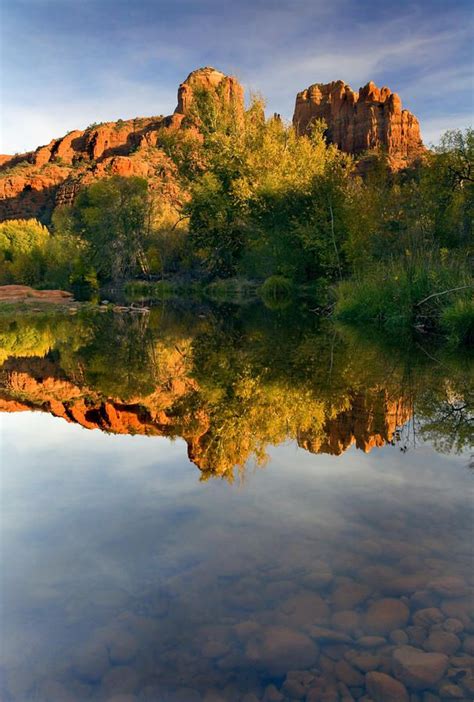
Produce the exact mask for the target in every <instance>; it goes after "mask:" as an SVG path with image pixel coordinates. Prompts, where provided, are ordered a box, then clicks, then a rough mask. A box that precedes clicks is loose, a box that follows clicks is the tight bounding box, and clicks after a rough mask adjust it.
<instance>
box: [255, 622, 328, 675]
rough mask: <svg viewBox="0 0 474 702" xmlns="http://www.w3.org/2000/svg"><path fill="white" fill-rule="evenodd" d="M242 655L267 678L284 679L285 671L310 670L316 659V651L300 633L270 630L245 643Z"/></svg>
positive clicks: (307, 638)
mask: <svg viewBox="0 0 474 702" xmlns="http://www.w3.org/2000/svg"><path fill="white" fill-rule="evenodd" d="M245 655H246V657H247V658H248V660H249V661H251V662H252V663H253V664H255V665H257V666H259V667H263V668H264V669H266V670H267V671H268V673H269V674H272V675H284V674H285V673H286V672H287V671H288V669H290V670H291V669H292V668H310V667H311V666H312V665H313V664H314V663H316V661H317V659H318V655H319V647H318V646H317V645H316V644H315V643H314V641H312V640H311V639H310V638H309V636H306V634H303V633H301V632H300V631H297V630H294V629H290V628H288V627H282V626H271V627H268V628H267V629H265V630H264V631H263V632H262V635H261V636H258V637H257V638H256V639H251V640H250V641H249V642H248V643H247V646H246V649H245Z"/></svg>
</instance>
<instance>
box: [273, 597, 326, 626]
mask: <svg viewBox="0 0 474 702" xmlns="http://www.w3.org/2000/svg"><path fill="white" fill-rule="evenodd" d="M281 611H282V612H283V613H284V614H285V615H286V618H287V619H288V621H289V622H290V623H291V624H292V625H294V626H297V627H298V626H303V625H308V624H326V623H327V622H328V620H329V615H330V611H329V607H328V606H327V604H326V602H325V601H324V600H323V598H322V597H321V596H320V595H318V594H317V593H316V592H311V591H306V592H305V591H302V592H301V593H298V594H297V595H293V596H292V597H289V598H288V599H287V600H285V602H284V603H283V605H282V606H281Z"/></svg>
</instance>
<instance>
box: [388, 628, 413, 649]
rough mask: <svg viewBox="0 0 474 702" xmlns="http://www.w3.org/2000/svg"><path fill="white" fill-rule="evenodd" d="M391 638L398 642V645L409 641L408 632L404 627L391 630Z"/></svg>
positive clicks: (392, 640)
mask: <svg viewBox="0 0 474 702" xmlns="http://www.w3.org/2000/svg"><path fill="white" fill-rule="evenodd" d="M389 639H390V641H391V642H392V643H394V644H396V645H397V646H403V645H406V644H407V643H408V640H409V639H408V634H407V633H406V632H405V631H403V629H394V631H391V632H390V636H389Z"/></svg>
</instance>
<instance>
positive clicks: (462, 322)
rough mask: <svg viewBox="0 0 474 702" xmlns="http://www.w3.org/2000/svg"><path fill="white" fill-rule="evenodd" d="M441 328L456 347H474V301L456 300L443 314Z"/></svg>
mask: <svg viewBox="0 0 474 702" xmlns="http://www.w3.org/2000/svg"><path fill="white" fill-rule="evenodd" d="M441 327H442V329H443V331H444V333H445V334H446V336H447V337H448V339H449V340H450V341H451V342H452V343H453V344H455V345H456V346H474V300H473V299H470V300H467V299H466V300H456V302H455V303H453V304H452V305H449V307H446V309H445V310H443V312H442V314H441Z"/></svg>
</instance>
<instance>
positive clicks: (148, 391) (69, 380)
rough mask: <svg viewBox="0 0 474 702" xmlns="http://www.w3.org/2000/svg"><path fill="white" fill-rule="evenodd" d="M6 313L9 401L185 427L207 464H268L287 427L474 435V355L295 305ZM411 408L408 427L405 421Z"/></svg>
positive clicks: (344, 435) (322, 447) (450, 440)
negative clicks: (396, 342) (439, 351)
mask: <svg viewBox="0 0 474 702" xmlns="http://www.w3.org/2000/svg"><path fill="white" fill-rule="evenodd" d="M1 325H2V326H1V328H0V334H2V337H1V338H2V339H4V342H5V343H4V346H5V349H6V352H5V355H6V356H7V357H8V358H7V360H6V361H5V363H4V365H3V368H2V370H1V381H0V383H1V384H0V400H1V402H2V406H3V408H4V409H8V408H9V407H10V408H11V410H12V411H13V410H16V409H20V408H23V407H25V408H26V407H37V408H41V409H44V410H47V411H50V412H52V413H53V414H56V415H58V416H62V417H65V418H66V419H68V420H69V421H75V422H79V423H81V424H83V425H84V426H87V427H90V428H92V427H94V426H97V427H99V428H101V429H102V430H105V431H109V432H115V433H146V434H155V435H165V436H170V437H175V436H179V437H183V438H184V439H185V440H186V442H187V444H188V453H189V457H190V459H191V460H192V461H193V462H194V463H195V464H196V465H197V466H198V467H199V468H200V470H201V471H202V474H203V477H207V476H210V475H220V476H225V477H227V478H231V477H232V475H233V472H234V468H235V466H239V467H241V468H243V467H244V466H245V464H246V462H247V461H248V459H249V458H250V457H254V458H255V460H256V461H257V463H259V464H262V463H264V462H265V460H266V455H267V447H268V446H269V445H275V444H279V443H281V442H283V441H285V440H287V439H292V440H296V441H297V442H298V444H299V445H300V446H301V447H303V448H305V449H307V450H309V451H312V452H315V453H321V452H325V453H330V454H336V455H337V454H340V453H342V452H343V451H345V450H346V449H347V448H348V447H349V446H350V445H352V444H354V445H355V446H356V447H357V448H360V449H362V450H364V451H368V450H371V449H372V448H373V447H375V446H381V445H384V444H386V443H388V442H397V441H399V440H400V441H401V443H403V445H404V446H405V445H406V446H410V445H411V444H412V443H413V441H414V440H415V438H416V433H417V434H418V435H420V436H422V437H423V438H429V439H430V440H431V441H432V442H433V443H434V444H435V446H436V447H437V448H439V449H440V450H444V451H446V450H453V449H454V450H458V451H459V450H461V449H463V448H465V447H466V446H468V445H469V444H470V443H471V442H472V441H473V426H472V418H471V416H470V414H469V408H470V406H472V397H470V396H469V392H468V388H469V386H470V382H469V381H470V374H472V368H471V366H470V364H469V362H468V360H467V359H465V358H453V357H450V358H444V359H442V362H438V361H437V360H436V359H432V358H428V357H427V356H426V355H424V354H419V353H416V351H415V350H413V349H405V348H401V349H398V350H397V349H393V348H390V349H388V348H386V347H384V345H383V343H382V342H381V341H380V340H376V339H366V338H364V339H361V338H360V337H359V336H354V335H353V333H352V332H347V331H346V330H336V329H335V328H334V327H332V326H330V325H329V324H327V323H326V322H323V323H322V322H320V321H318V320H317V319H316V318H314V317H312V318H311V319H304V318H301V316H300V318H297V315H295V314H294V312H292V311H291V310H282V311H280V312H278V313H274V314H270V313H268V311H267V312H263V311H262V310H261V309H260V308H257V307H256V308H253V307H246V308H244V309H241V310H237V311H235V310H233V311H232V313H230V310H229V309H224V310H223V309H220V310H214V311H211V310H207V312H206V314H205V315H202V314H201V315H197V314H196V313H195V312H194V311H193V310H189V311H183V312H180V313H178V312H176V311H175V312H171V311H170V310H169V309H167V308H166V307H165V308H160V309H154V310H152V311H151V313H150V314H149V315H142V314H139V313H136V314H134V313H127V314H115V313H96V314H90V315H87V314H82V313H81V314H80V315H78V316H76V317H74V318H71V317H65V316H64V315H63V316H62V317H51V316H46V318H45V317H44V315H43V316H41V317H35V316H34V315H33V316H30V317H23V318H22V317H20V320H19V322H18V324H16V323H14V322H13V321H12V320H10V319H7V318H5V317H3V319H2V322H1ZM43 356H44V357H45V359H44V360H43V361H41V357H43ZM46 359H47V363H46ZM9 403H10V405H9ZM18 403H23V405H21V406H19V404H18ZM410 417H412V418H413V420H412V422H410V424H409V431H410V436H407V432H406V431H402V432H400V431H399V429H400V428H401V427H402V426H403V425H405V424H406V422H407V420H408V419H409V418H410ZM407 428H408V425H407Z"/></svg>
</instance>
